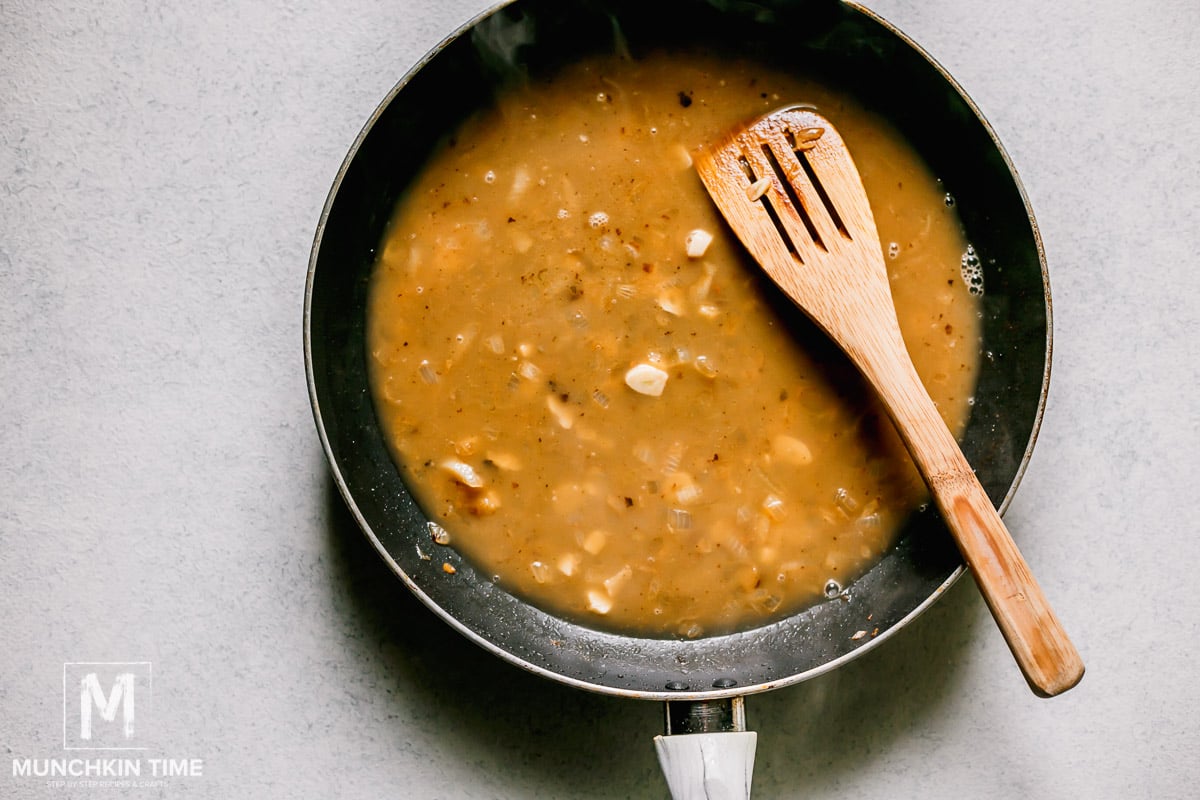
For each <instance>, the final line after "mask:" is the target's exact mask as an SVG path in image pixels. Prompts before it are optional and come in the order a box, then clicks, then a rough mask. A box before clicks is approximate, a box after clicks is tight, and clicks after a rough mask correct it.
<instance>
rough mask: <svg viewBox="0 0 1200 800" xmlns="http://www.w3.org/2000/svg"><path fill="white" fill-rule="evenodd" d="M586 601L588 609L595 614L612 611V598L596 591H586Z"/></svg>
mask: <svg viewBox="0 0 1200 800" xmlns="http://www.w3.org/2000/svg"><path fill="white" fill-rule="evenodd" d="M587 600H588V608H589V609H590V610H592V611H595V612H596V613H597V614H607V613H608V612H609V611H611V610H612V606H613V603H612V598H610V597H609V596H608V595H606V594H604V592H601V591H600V590H598V589H588V591H587Z"/></svg>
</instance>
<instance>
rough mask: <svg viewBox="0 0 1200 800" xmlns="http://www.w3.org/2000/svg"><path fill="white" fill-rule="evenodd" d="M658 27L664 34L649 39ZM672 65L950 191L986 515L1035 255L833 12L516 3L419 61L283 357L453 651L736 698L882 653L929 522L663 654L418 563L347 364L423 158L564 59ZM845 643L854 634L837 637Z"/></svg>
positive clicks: (861, 17) (912, 608) (360, 388)
mask: <svg viewBox="0 0 1200 800" xmlns="http://www.w3.org/2000/svg"><path fill="white" fill-rule="evenodd" d="M655 12H657V13H655ZM664 15H665V16H666V18H669V19H671V20H672V21H673V22H672V24H671V25H670V26H663V25H661V24H660V22H659V21H660V20H661V19H662V18H663V16H664ZM685 46H686V47H696V46H700V47H702V48H704V49H706V50H708V51H710V52H713V51H727V52H730V53H732V54H734V55H738V56H741V57H747V56H756V57H760V58H762V59H764V60H768V61H770V62H771V63H772V64H774V65H776V66H780V65H782V66H785V67H786V68H788V69H792V70H795V71H799V72H804V73H806V74H809V75H812V76H814V77H825V78H826V79H827V80H829V81H830V82H836V83H837V84H839V85H840V86H842V87H843V88H844V89H846V90H847V91H850V92H852V93H853V94H855V95H857V96H858V97H859V98H860V99H862V101H863V102H864V104H866V105H868V106H869V107H871V108H873V109H875V110H877V111H879V112H881V113H883V114H884V115H885V116H886V117H888V118H889V119H890V120H891V121H892V122H893V123H894V124H895V125H896V126H897V127H899V128H900V129H901V131H902V132H903V133H904V134H905V135H906V137H907V138H908V139H909V141H910V142H911V143H912V144H913V145H914V146H915V147H916V148H917V150H918V151H919V152H920V153H921V154H922V156H923V157H924V158H925V160H926V161H927V162H928V163H929V164H930V165H931V167H932V168H933V170H934V171H935V173H936V174H937V175H938V176H939V177H941V178H942V180H943V181H944V183H945V184H946V186H947V187H948V188H949V189H950V190H951V191H952V193H953V194H954V196H955V198H956V199H957V202H958V204H959V212H960V216H961V218H962V221H963V224H964V227H965V229H966V232H967V236H968V239H969V241H971V242H972V244H973V246H974V248H975V250H976V252H977V253H978V254H979V256H980V258H981V261H982V265H983V268H984V273H985V284H986V287H987V289H986V293H985V295H984V298H983V313H984V320H983V323H984V351H985V357H984V362H983V363H982V365H981V369H980V379H979V386H978V388H977V391H976V403H975V406H974V408H973V412H972V417H971V421H970V423H969V425H968V428H967V431H966V433H965V435H964V438H963V449H964V452H965V453H966V455H967V457H968V459H969V460H970V461H971V462H972V464H973V465H974V466H975V467H976V469H977V471H978V474H979V477H980V480H981V482H982V483H983V485H984V487H985V488H986V489H987V490H988V492H989V494H990V495H991V497H992V498H993V500H994V501H997V502H1000V501H1001V500H1003V499H1004V498H1006V497H1007V495H1008V493H1009V492H1010V491H1011V490H1012V489H1013V488H1014V487H1015V485H1016V482H1017V480H1018V479H1019V477H1020V473H1021V471H1022V469H1023V466H1024V463H1025V460H1026V458H1027V456H1028V450H1029V448H1030V447H1031V446H1032V441H1033V437H1034V436H1035V434H1036V429H1037V425H1038V421H1039V419H1040V413H1041V407H1042V401H1043V396H1044V389H1045V382H1046V378H1047V365H1048V355H1049V353H1048V332H1049V316H1048V289H1047V284H1046V280H1045V270H1044V264H1043V261H1042V253H1041V248H1040V243H1039V241H1038V238H1037V233H1036V228H1035V226H1034V224H1033V221H1032V217H1031V215H1030V212H1029V210H1028V207H1027V205H1026V203H1025V200H1024V196H1023V193H1022V191H1021V188H1020V185H1019V183H1018V181H1017V179H1016V177H1015V175H1014V174H1013V171H1012V170H1011V168H1010V165H1009V163H1008V160H1007V158H1006V157H1005V155H1004V153H1003V150H1002V149H1001V148H1000V146H999V144H998V143H997V142H996V140H995V138H994V136H993V135H992V133H991V131H990V129H989V128H988V127H987V125H986V123H985V122H984V121H983V120H982V119H981V117H980V116H979V114H978V113H977V112H976V111H975V109H974V107H973V106H972V104H971V103H970V102H969V101H968V100H967V99H966V98H965V97H964V95H963V94H962V93H961V92H960V91H959V90H958V89H957V87H956V86H955V84H954V83H953V81H952V80H950V79H949V78H948V77H947V76H946V75H945V74H944V73H943V72H942V71H941V70H940V69H939V68H938V67H937V66H936V65H935V64H934V63H933V62H931V61H930V60H929V59H928V58H927V57H926V56H924V55H923V54H922V53H921V52H920V51H919V50H918V49H916V48H915V47H914V46H913V45H911V44H910V43H909V42H908V41H907V40H906V39H904V37H903V36H902V35H900V34H898V32H896V31H894V30H893V29H891V28H890V27H889V26H887V25H886V24H884V23H882V22H881V21H880V20H878V19H877V18H875V17H873V16H871V15H869V14H868V13H866V12H864V11H861V10H858V9H856V8H854V7H851V6H848V5H839V4H833V3H811V4H805V3H786V4H785V3H779V4H771V3H764V4H757V5H751V4H746V5H744V6H735V5H730V4H717V3H708V2H684V1H683V0H676V1H675V2H670V3H666V4H658V5H657V6H656V7H655V8H654V10H653V11H651V10H650V9H648V8H647V6H646V4H644V3H643V4H637V3H632V2H625V1H624V0H613V1H612V2H589V3H580V4H562V3H555V2H548V1H543V0H529V2H523V1H522V0H518V1H517V2H514V3H511V4H509V5H507V6H504V7H502V8H500V9H498V10H496V11H495V12H493V13H491V14H489V15H487V16H485V17H483V18H481V19H480V20H477V21H476V22H475V23H474V24H473V25H470V26H468V27H467V28H465V29H464V30H463V31H461V32H460V33H459V34H458V35H457V36H455V37H453V38H452V39H451V40H449V41H448V42H447V43H445V44H444V45H443V46H442V47H441V48H439V49H438V50H437V51H436V52H435V53H433V54H431V56H430V57H429V58H428V59H427V60H426V61H425V62H424V63H423V64H422V65H421V66H420V68H419V69H417V70H415V71H414V72H413V73H412V74H410V75H409V76H408V77H407V78H406V79H405V80H404V81H402V82H401V83H400V84H399V85H398V86H397V87H396V89H395V90H393V92H392V93H391V94H390V95H389V97H388V98H387V99H386V100H385V102H384V103H383V104H382V105H381V107H380V109H379V110H378V111H377V112H376V114H375V115H374V117H373V118H372V119H371V120H370V122H369V123H368V125H367V127H366V129H365V130H364V132H363V134H362V135H361V136H360V138H359V141H358V142H357V143H356V145H355V147H354V148H353V149H352V151H351V153H350V154H349V156H348V157H347V160H346V162H345V164H344V165H343V169H342V171H341V174H340V175H339V178H338V181H337V183H336V184H335V186H334V188H333V191H332V192H331V194H330V197H329V200H328V202H327V205H326V209H325V213H324V215H323V218H322V222H321V226H320V229H319V230H318V235H317V241H316V243H315V244H314V248H313V255H312V260H311V264H310V270H309V286H308V294H307V297H306V314H305V319H306V329H305V347H306V357H307V362H308V364H307V366H308V370H309V383H310V395H311V398H312V401H313V407H314V413H315V416H316V419H317V424H318V428H319V431H320V433H321V436H322V440H323V443H324V445H325V448H326V453H327V456H328V458H329V461H330V465H331V467H332V470H333V473H334V477H335V480H336V481H337V483H338V486H339V489H340V491H341V492H342V494H343V497H344V499H345V500H346V502H347V503H348V505H349V506H350V508H351V510H352V511H353V512H354V514H355V516H356V518H357V519H358V521H359V523H360V525H361V526H362V527H363V529H364V531H365V532H366V533H367V535H368V536H369V537H370V538H371V539H372V541H373V542H374V543H375V545H376V547H377V548H378V550H379V551H380V553H381V555H382V556H383V557H384V558H385V559H386V560H387V561H388V563H389V564H390V565H391V566H392V567H393V569H394V570H395V571H396V572H397V574H398V575H399V576H400V577H401V578H402V579H403V580H404V581H405V582H406V583H407V584H408V585H409V587H410V588H411V589H412V590H413V591H414V592H415V593H416V594H417V595H418V596H419V597H420V598H421V599H422V600H423V601H424V602H425V603H426V604H428V605H429V606H430V607H431V608H432V609H433V610H434V611H435V612H436V613H438V614H439V615H441V616H442V617H443V618H445V619H446V620H447V621H448V622H449V623H450V624H452V625H453V626H454V627H456V628H458V629H459V630H460V631H462V632H463V633H464V634H466V635H468V636H469V637H470V638H472V639H474V640H475V641H477V642H478V643H480V644H481V645H483V646H484V647H486V648H488V649H490V650H492V651H493V652H495V653H497V654H498V655H500V656H501V657H504V658H506V659H508V660H510V661H512V662H514V663H516V664H518V665H520V666H522V667H525V668H527V669H531V670H533V671H535V672H539V673H542V674H545V675H547V676H549V677H552V678H555V679H557V680H560V681H563V682H566V683H569V684H572V685H577V686H580V687H583V688H588V689H592V690H596V691H602V692H609V693H616V694H626V695H633V696H640V697H648V698H666V697H678V698H683V697H703V696H720V695H728V694H733V693H746V692H750V691H760V690H763V689H767V688H772V687H774V686H778V685H782V684H785V683H791V682H795V681H798V680H803V679H804V678H807V677H811V676H813V675H816V674H818V673H820V672H822V671H824V670H827V669H829V668H832V667H833V666H835V665H836V664H838V663H840V662H841V661H842V660H844V659H846V658H849V657H852V656H853V655H855V654H856V653H859V652H862V651H863V650H864V649H869V647H870V646H871V645H872V644H873V643H875V642H878V641H880V640H881V639H882V638H885V637H886V636H887V635H888V633H889V632H891V631H894V630H896V629H897V628H898V627H900V626H901V625H902V624H903V623H904V622H905V621H906V620H907V619H909V618H911V616H912V615H914V614H915V613H916V612H918V611H919V610H920V609H922V608H923V607H924V606H925V605H927V604H928V603H929V602H930V601H931V600H932V599H933V598H934V597H936V596H937V594H939V593H940V590H941V589H942V588H944V586H945V585H946V584H947V583H948V582H949V581H951V580H953V579H954V578H956V577H957V576H958V575H959V574H960V573H961V571H962V565H961V560H960V558H959V556H958V553H957V550H956V549H955V548H954V545H953V543H952V542H951V540H950V538H949V536H948V534H947V533H946V532H945V530H944V529H943V528H942V526H941V523H940V521H939V520H938V518H937V517H936V514H934V513H933V512H923V513H918V514H916V515H915V516H914V517H913V518H912V519H911V520H910V522H909V524H908V525H907V527H906V528H905V530H904V531H903V533H902V535H901V538H900V540H899V543H898V544H897V545H896V546H895V547H894V548H893V549H892V550H891V551H889V552H888V553H887V555H886V556H885V557H884V558H883V559H882V560H881V561H880V562H879V563H878V564H877V565H876V566H875V567H874V568H873V569H872V570H870V571H869V572H868V573H867V574H866V575H864V576H863V577H862V578H860V579H859V580H858V581H856V582H855V583H853V584H852V585H851V586H850V587H849V590H848V591H847V592H846V593H845V594H844V595H843V596H842V597H839V598H837V599H834V600H830V601H829V602H825V603H822V604H820V605H817V606H815V607H813V608H810V609H808V610H806V611H804V612H802V613H799V614H796V615H794V616H792V617H789V618H787V619H784V620H781V621H779V622H777V623H775V624H772V625H769V626H766V627H762V628H757V629H754V630H751V631H747V632H744V633H737V634H732V635H728V636H719V637H712V638H708V639H700V640H695V641H673V640H661V639H642V638H636V637H630V636H619V635H613V634H606V633H601V632H598V631H594V630H591V629H589V628H586V627H582V626H580V625H577V624H574V623H570V622H566V621H563V620H560V619H557V618H554V617H552V616H550V615H547V614H545V613H544V612H542V611H540V610H538V609H536V608H535V607H533V606H531V605H529V604H527V603H525V602H523V601H521V600H519V599H517V598H515V597H513V596H512V595H510V594H508V593H506V592H504V591H502V590H501V589H499V588H498V587H496V586H495V585H494V584H493V583H492V582H491V580H490V579H489V577H488V576H486V575H482V574H479V573H477V572H476V571H475V570H474V569H473V568H472V567H471V565H470V564H469V563H467V562H464V561H462V560H461V559H458V558H457V557H455V556H454V555H453V554H451V555H450V558H449V561H450V562H451V564H452V566H454V567H455V569H456V572H455V574H453V575H450V574H448V573H447V572H445V571H444V569H443V566H442V563H443V561H445V560H447V559H444V558H441V557H440V556H441V555H442V554H441V553H439V558H437V559H432V558H429V551H430V550H431V549H432V547H431V544H430V538H429V537H430V534H429V530H428V528H427V526H426V519H425V517H424V515H423V514H422V512H421V511H420V509H419V508H418V507H417V506H416V503H415V502H414V501H413V499H412V496H411V495H410V494H409V492H408V490H407V488H406V487H405V485H404V483H403V481H402V480H401V478H400V474H399V472H398V470H397V469H396V467H395V465H394V463H393V461H392V459H391V456H390V454H389V452H388V449H387V447H386V445H385V443H384V440H383V437H382V435H381V433H380V430H379V427H378V424H377V421H376V418H375V413H374V409H373V407H372V404H371V399H370V393H369V389H368V377H367V365H366V360H365V349H366V348H365V343H364V309H365V304H366V293H367V283H368V279H369V276H370V273H371V269H372V267H373V265H374V261H375V249H376V247H377V246H378V244H379V242H380V240H381V238H382V236H383V232H384V229H385V227H386V226H387V224H388V221H389V219H390V217H391V214H392V211H393V209H394V206H395V204H396V202H397V200H398V198H399V197H400V196H401V195H402V193H403V192H404V190H405V188H406V187H407V186H408V185H409V183H410V182H411V181H412V179H413V177H414V176H415V174H416V173H417V172H418V171H419V170H420V168H421V166H422V163H423V161H424V158H425V156H426V155H427V154H429V153H430V152H432V150H433V148H434V147H435V145H436V143H437V142H438V140H439V139H440V138H441V137H442V136H443V135H444V134H445V133H446V132H447V131H449V130H452V129H454V128H456V127H457V126H458V124H459V123H460V122H461V120H462V119H463V118H464V117H465V115H466V114H468V113H469V112H470V111H471V110H473V109H474V108H477V107H480V106H482V105H484V104H486V103H488V102H489V101H490V99H491V97H492V93H493V92H494V91H496V90H497V89H498V88H499V87H501V86H503V85H504V84H506V83H507V82H509V81H512V80H516V79H520V78H521V77H523V76H526V75H530V74H540V73H543V72H546V71H552V70H553V69H554V68H555V67H556V66H557V65H559V64H562V63H563V62H564V61H566V60H568V59H571V58H574V57H577V56H578V54H579V53H581V52H585V51H594V52H612V51H613V50H614V49H622V48H623V49H625V50H627V51H628V52H629V53H631V54H632V55H634V56H636V55H637V54H638V53H639V52H642V51H644V50H646V49H649V48H656V49H657V48H664V47H666V48H670V47H685ZM450 87H452V88H450ZM868 616H869V618H870V622H869V623H868V622H866V620H867V618H868ZM864 626H866V627H864ZM864 629H865V630H868V631H869V632H871V633H872V634H873V635H871V636H866V637H862V636H860V637H858V638H855V635H856V634H857V633H858V632H859V631H861V630H864Z"/></svg>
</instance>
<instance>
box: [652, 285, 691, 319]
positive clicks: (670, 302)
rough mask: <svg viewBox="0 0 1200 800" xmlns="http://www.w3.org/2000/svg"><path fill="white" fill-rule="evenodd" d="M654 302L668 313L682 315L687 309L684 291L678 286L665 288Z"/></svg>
mask: <svg viewBox="0 0 1200 800" xmlns="http://www.w3.org/2000/svg"><path fill="white" fill-rule="evenodd" d="M654 304H655V305H657V306H658V307H659V308H661V309H662V310H663V311H665V312H667V313H668V314H671V315H673V316H676V317H682V316H683V312H684V311H685V308H684V304H683V292H682V291H681V290H680V289H679V287H677V286H672V287H669V288H665V289H663V290H662V292H661V293H660V294H659V295H658V299H657V300H655V301H654Z"/></svg>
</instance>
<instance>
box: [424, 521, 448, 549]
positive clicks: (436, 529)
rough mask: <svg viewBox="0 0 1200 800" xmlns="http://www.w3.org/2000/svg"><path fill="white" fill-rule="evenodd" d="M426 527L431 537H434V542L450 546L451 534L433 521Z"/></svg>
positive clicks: (426, 524) (427, 523)
mask: <svg viewBox="0 0 1200 800" xmlns="http://www.w3.org/2000/svg"><path fill="white" fill-rule="evenodd" d="M425 527H426V528H428V529H429V535H430V536H432V537H433V541H435V542H437V543H438V544H450V532H449V531H448V530H446V529H445V528H443V527H442V526H441V525H438V524H437V523H436V522H433V521H432V520H431V521H429V522H426V523H425Z"/></svg>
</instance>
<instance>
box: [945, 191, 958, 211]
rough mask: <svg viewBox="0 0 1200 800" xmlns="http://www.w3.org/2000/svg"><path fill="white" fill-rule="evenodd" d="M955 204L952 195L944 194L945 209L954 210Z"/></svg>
mask: <svg viewBox="0 0 1200 800" xmlns="http://www.w3.org/2000/svg"><path fill="white" fill-rule="evenodd" d="M955 202H957V201H956V200H955V199H954V195H952V194H950V193H949V192H946V208H954V204H955Z"/></svg>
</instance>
